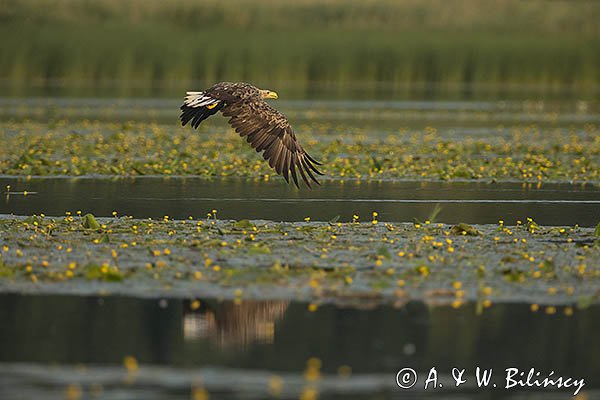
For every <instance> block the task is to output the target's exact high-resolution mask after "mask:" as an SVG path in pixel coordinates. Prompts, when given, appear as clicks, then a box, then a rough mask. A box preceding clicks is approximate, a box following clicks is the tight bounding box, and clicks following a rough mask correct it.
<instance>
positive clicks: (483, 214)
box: [0, 178, 600, 226]
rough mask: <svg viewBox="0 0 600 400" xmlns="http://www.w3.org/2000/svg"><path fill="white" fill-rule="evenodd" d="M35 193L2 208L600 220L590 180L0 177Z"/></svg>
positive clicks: (598, 196) (179, 215)
mask: <svg viewBox="0 0 600 400" xmlns="http://www.w3.org/2000/svg"><path fill="white" fill-rule="evenodd" d="M6 185H10V186H11V191H14V192H23V191H28V192H32V193H33V194H28V195H27V196H24V195H23V194H10V195H6V194H5V195H4V196H3V197H2V198H1V199H0V214H16V215H31V214H40V213H45V214H46V215H54V216H59V215H64V213H65V211H71V212H75V211H77V210H81V211H82V212H84V213H86V212H91V213H93V214H94V215H96V216H111V215H112V212H113V211H118V212H119V214H120V215H133V216H134V217H139V218H147V217H152V218H162V217H163V216H164V215H168V216H169V217H171V218H176V219H185V218H187V217H188V216H190V215H191V216H194V217H196V218H202V217H204V216H205V215H206V213H207V212H210V211H211V210H212V209H217V210H218V214H219V218H223V219H243V218H249V219H268V220H275V221H301V220H303V219H304V218H305V217H307V216H310V217H311V219H313V220H325V221H327V220H331V219H332V218H334V217H335V216H336V215H340V218H341V219H340V220H341V221H349V220H351V219H352V215H353V214H358V215H359V216H361V217H362V218H363V219H368V218H370V215H371V213H372V211H374V210H376V211H378V212H379V215H380V217H379V218H380V219H381V220H382V221H393V222H406V221H413V218H419V219H421V220H424V219H427V218H428V216H429V215H431V213H432V212H433V210H434V209H435V208H436V207H437V206H438V205H439V207H441V212H440V214H439V216H438V218H437V220H438V221H440V222H447V223H456V222H467V223H497V221H498V220H499V219H503V220H505V221H507V223H514V222H515V221H516V220H519V219H520V220H525V219H526V218H527V217H532V218H534V219H535V220H536V221H537V222H538V223H539V224H543V225H575V224H579V225H580V226H593V225H595V224H597V223H598V220H600V188H599V187H594V186H591V185H585V186H582V185H569V184H545V185H542V186H541V187H540V188H537V187H536V186H535V185H522V184H517V183H515V184H511V183H502V184H485V183H432V182H360V181H349V182H345V183H340V182H332V181H325V182H323V185H322V186H321V187H318V188H316V189H314V190H297V189H295V188H294V187H292V186H288V185H286V184H285V182H284V181H283V180H282V179H281V180H280V179H274V180H272V181H269V182H263V181H257V182H252V181H244V180H213V181H210V180H205V179H198V178H166V179H165V178H135V179H133V178H131V179H127V178H126V179H93V178H79V179H73V178H58V179H52V178H42V179H31V180H29V181H26V180H23V179H14V178H0V188H4V187H6Z"/></svg>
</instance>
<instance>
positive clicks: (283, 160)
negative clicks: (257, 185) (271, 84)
mask: <svg viewBox="0 0 600 400" xmlns="http://www.w3.org/2000/svg"><path fill="white" fill-rule="evenodd" d="M221 112H222V113H223V115H224V116H226V117H230V118H229V124H230V125H231V126H232V127H233V128H234V129H235V131H236V132H237V133H239V134H240V136H241V137H246V140H247V141H248V143H250V145H251V146H252V147H253V148H255V149H256V151H257V152H261V151H262V152H263V154H262V156H263V158H264V159H265V160H268V162H269V165H270V166H271V168H274V169H275V171H277V173H278V174H280V175H283V177H284V178H285V180H286V181H287V182H289V176H290V175H291V177H292V179H293V181H294V183H295V184H296V186H298V176H297V173H296V169H297V170H298V173H299V174H300V176H301V178H302V180H303V181H304V182H305V183H306V185H307V186H308V187H310V180H313V181H314V182H315V183H317V184H319V181H317V179H316V178H315V175H314V174H318V175H323V174H322V173H321V172H320V171H319V170H318V169H317V168H316V167H315V165H314V164H316V165H321V163H319V162H317V161H315V160H314V159H313V158H312V157H311V156H310V155H308V154H307V153H306V151H304V149H303V148H302V146H300V144H299V143H298V141H297V140H296V135H295V134H294V132H293V130H292V127H291V126H290V123H289V122H288V120H287V119H286V118H285V117H284V116H283V114H281V113H280V112H279V111H277V110H275V109H274V108H273V107H271V106H270V105H269V104H267V103H266V102H264V101H262V100H260V99H248V100H245V101H240V102H235V103H233V104H228V105H226V106H225V107H224V108H223V109H222V110H221ZM309 179H310V180H309Z"/></svg>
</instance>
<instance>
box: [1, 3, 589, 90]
mask: <svg viewBox="0 0 600 400" xmlns="http://www.w3.org/2000/svg"><path fill="white" fill-rule="evenodd" d="M5 3H6V4H5V5H4V7H5V9H4V11H3V12H0V17H1V18H2V20H3V24H2V26H0V48H1V49H2V50H1V52H2V57H1V58H0V79H3V80H7V81H10V82H12V83H13V84H15V85H19V84H21V85H25V86H26V85H27V84H28V82H32V81H36V82H41V83H42V84H50V83H51V82H53V81H56V80H65V82H67V83H68V82H74V83H73V84H75V85H76V82H81V81H84V82H92V83H93V84H94V85H106V84H107V83H109V82H114V81H120V82H121V84H120V85H122V86H128V85H129V82H132V83H134V82H135V84H144V83H145V84H148V85H152V84H157V83H159V82H160V83H161V84H164V85H166V86H179V85H180V84H181V82H182V81H185V82H190V81H202V82H214V81H219V80H247V81H252V82H255V83H257V84H262V83H269V84H270V85H281V84H284V83H286V82H296V83H297V84H299V85H300V86H304V87H305V89H304V90H305V91H308V85H309V83H311V82H323V83H324V84H330V85H333V86H336V87H341V88H343V87H345V86H348V85H352V84H356V83H360V82H387V84H388V85H389V86H390V87H392V88H394V87H400V86H402V85H405V84H406V83H407V82H430V83H434V84H446V85H447V84H461V85H465V86H467V89H468V87H469V85H477V84H498V85H504V84H522V85H531V84H535V85H538V86H541V87H545V88H556V87H570V88H574V89H577V90H584V89H586V88H589V87H590V86H595V87H597V86H598V85H599V84H600V74H599V73H598V71H600V53H598V51H597V50H596V49H598V48H600V29H599V28H598V27H597V24H595V22H593V17H592V15H593V14H594V12H595V13H596V15H597V13H598V12H600V5H599V4H598V3H594V2H589V3H588V2H583V4H578V7H577V8H575V7H572V5H571V4H570V3H569V2H561V1H556V2H550V3H548V2H540V1H533V2H529V3H528V4H527V5H523V3H521V2H514V1H512V2H511V1H509V2H506V4H499V5H496V3H491V2H476V1H470V0H462V1H451V2H437V1H433V0H430V1H427V2H426V3H425V4H423V5H419V4H418V2H402V3H400V2H391V1H383V2H369V3H366V4H363V3H361V2H357V1H351V2H349V3H346V2H340V1H338V0H332V1H328V2H325V3H323V2H316V1H313V0H305V1H302V2H300V3H298V4H296V5H291V4H288V5H286V6H282V5H278V3H277V2H272V1H267V2H256V3H254V2H252V3H248V2H245V1H243V0H237V1H234V2H228V3H227V4H223V3H222V2H213V1H209V2H202V3H194V2H191V1H188V0H183V1H178V2H174V3H169V5H162V4H161V3H160V2H156V1H149V2H147V3H146V2H139V1H138V2H136V1H132V2H127V3H129V5H128V6H125V7H123V6H120V4H121V3H119V5H117V4H116V3H114V2H112V1H110V0H102V1H99V2H93V4H92V3H89V2H73V1H64V2H54V1H52V0H37V1H30V2H20V3H15V4H13V3H12V2H11V3H8V2H5ZM127 3H125V4H127ZM403 3H404V4H403ZM446 3H452V4H446ZM483 3H486V4H483ZM286 4H287V3H286ZM242 5H243V7H242ZM40 10H44V13H41V12H40ZM490 10H491V11H493V12H490ZM46 11H48V12H47V13H46ZM461 12H462V14H461V18H455V15H456V14H455V13H461Z"/></svg>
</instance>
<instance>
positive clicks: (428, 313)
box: [0, 295, 600, 399]
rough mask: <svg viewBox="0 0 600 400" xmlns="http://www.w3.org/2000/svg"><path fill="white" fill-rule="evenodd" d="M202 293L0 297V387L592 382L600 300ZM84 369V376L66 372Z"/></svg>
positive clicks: (131, 390) (111, 390) (369, 391)
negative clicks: (481, 372) (532, 304)
mask: <svg viewBox="0 0 600 400" xmlns="http://www.w3.org/2000/svg"><path fill="white" fill-rule="evenodd" d="M198 300H199V301H200V303H194V305H192V302H191V301H181V300H173V299H162V300H156V299H154V300H142V299H135V298H119V297H116V298H115V297H111V298H102V297H68V296H19V295H2V296H0V319H1V320H2V321H3V329H2V330H0V370H2V372H3V373H2V374H0V375H1V376H2V377H1V378H0V391H1V390H4V391H6V392H7V393H10V394H14V393H17V392H18V391H19V390H25V391H32V392H34V393H35V392H36V390H37V393H38V394H39V393H41V386H45V388H46V389H48V388H50V389H57V388H58V389H60V390H63V389H64V386H66V384H68V383H79V382H81V383H82V384H83V386H84V387H88V386H89V385H90V384H91V383H93V382H101V383H102V384H103V385H104V387H105V389H104V390H105V394H106V397H105V398H111V399H112V398H123V397H119V393H120V394H121V395H124V394H126V397H127V398H131V399H138V398H146V397H145V396H144V390H149V389H151V392H153V393H155V395H156V394H162V395H163V396H165V397H163V398H177V399H179V398H186V397H185V396H186V395H185V394H184V393H185V392H186V391H187V390H189V386H190V385H191V383H192V382H193V380H194V379H196V380H197V379H199V378H200V377H204V385H205V386H206V387H207V388H208V389H209V390H214V391H215V392H216V393H215V394H214V398H218V399H221V398H265V397H268V396H266V393H268V392H267V390H268V389H267V386H268V380H269V377H272V376H273V375H278V376H281V377H283V379H284V381H285V380H287V381H289V384H290V387H291V389H290V390H291V391H292V392H293V390H296V389H293V387H296V386H299V387H298V388H297V389H298V390H301V388H302V385H304V378H303V373H304V370H305V368H306V362H307V360H308V359H310V358H311V357H317V358H318V359H319V360H320V361H321V363H322V368H321V376H322V379H323V385H324V386H323V391H324V393H323V396H322V397H320V398H324V399H333V398H338V396H341V395H343V394H344V393H346V394H348V395H353V396H357V397H356V398H370V399H375V398H382V399H386V398H397V397H401V396H404V395H406V394H412V395H413V396H416V397H417V398H419V397H422V396H423V395H426V394H428V393H422V392H421V394H420V395H418V394H417V393H419V392H418V391H417V390H416V389H415V390H412V391H410V392H406V391H402V390H400V389H399V388H398V387H396V386H395V384H394V377H395V374H396V372H397V371H398V370H399V369H401V368H404V367H407V366H408V367H411V368H413V369H415V370H416V371H418V372H420V373H422V372H424V371H428V370H429V368H431V367H432V366H435V367H436V368H437V370H438V371H439V372H440V375H441V376H442V377H441V378H440V379H441V380H444V381H447V382H448V387H447V389H446V390H447V391H448V392H446V391H444V392H443V393H447V395H448V396H450V398H454V397H453V396H454V395H458V393H463V395H466V393H469V397H470V398H477V399H484V398H485V399H487V398H490V396H491V398H519V397H518V395H519V394H518V393H515V392H512V391H504V390H500V389H498V390H491V389H490V390H475V388H474V387H473V385H465V387H464V389H463V390H458V391H457V390H456V389H452V388H451V385H450V384H451V383H452V381H451V380H450V379H451V378H450V376H449V374H450V371H451V370H452V368H454V367H460V368H465V369H466V370H467V371H468V373H469V374H471V373H472V372H473V371H474V370H475V368H476V367H477V366H480V367H482V368H492V369H493V370H494V371H498V372H499V371H503V370H504V369H505V368H508V367H515V368H519V369H523V370H529V368H536V370H538V371H541V372H542V373H543V374H548V373H549V372H550V371H551V370H554V371H556V373H557V374H562V375H565V376H575V377H583V378H585V381H586V391H588V392H589V393H590V395H591V394H592V393H597V392H595V390H598V388H599V387H600V380H599V377H600V364H599V363H598V362H597V360H598V357H600V353H599V352H598V350H599V349H600V348H599V347H598V346H596V345H595V343H596V335H595V332H597V331H598V329H599V328H600V325H599V321H600V308H599V307H597V306H592V307H590V308H588V309H585V310H576V311H575V314H574V315H573V316H570V317H568V316H565V315H563V314H562V312H561V310H559V313H557V314H555V315H546V314H544V313H541V312H539V313H533V312H531V311H530V308H529V305H526V304H502V305H493V306H492V307H491V308H490V309H487V310H485V311H484V312H483V314H481V315H477V314H476V311H475V306H474V305H468V306H465V307H462V308H460V309H453V308H451V307H450V306H436V307H432V306H426V305H425V304H423V303H419V302H412V303H408V304H407V305H406V306H404V307H402V308H394V307H391V306H382V307H378V308H376V309H371V310H360V309H344V308H337V307H335V306H331V305H324V306H322V307H320V308H319V309H318V310H317V311H315V312H309V311H308V310H307V305H306V304H302V303H290V302H288V301H286V300H279V301H265V302H261V301H242V303H241V304H238V305H236V304H234V303H232V302H221V301H219V300H217V299H202V298H200V299H198ZM125 356H134V357H135V358H136V359H137V361H138V362H139V363H140V370H139V372H137V374H138V375H137V376H136V378H137V379H139V381H138V383H137V385H136V384H135V383H132V384H130V385H127V384H124V383H123V379H124V377H125V376H126V374H125V370H124V368H123V367H122V366H121V364H122V360H123V358H124V357H125ZM81 364H84V365H87V366H88V368H89V369H90V370H89V371H88V372H87V373H86V371H85V369H82V368H83V367H79V370H77V369H75V370H73V369H72V368H73V366H76V365H81ZM44 366H46V367H47V368H45V369H44V368H43V367H44ZM341 366H347V367H350V368H351V370H352V379H351V380H350V382H354V383H353V384H350V383H348V381H345V383H344V381H340V379H341V378H340V377H339V376H338V370H339V368H340V367H341ZM243 377H245V378H243ZM228 379H232V380H233V379H241V381H237V382H233V381H232V382H227V380H228ZM244 379H246V380H244ZM422 379H423V378H422ZM248 380H249V381H248ZM134 382H135V380H134ZM150 382H151V383H150ZM240 382H246V383H247V384H246V385H240ZM248 382H251V383H252V384H250V383H248ZM421 382H422V381H421ZM86 385H88V386H86ZM344 385H345V386H346V388H345V389H344ZM439 394H440V393H439V392H438V395H439ZM530 394H531V393H530ZM429 395H431V396H432V397H431V398H436V397H435V393H431V392H430V393H429ZM261 396H262V397H261ZM297 396H298V393H295V395H292V394H291V393H289V396H288V395H286V396H284V398H297ZM541 396H544V397H543V398H567V397H568V396H570V395H569V394H568V393H566V392H564V391H562V392H561V391H554V390H553V391H548V392H544V394H543V395H542V394H539V395H536V396H533V397H531V398H534V399H537V398H539V399H541V398H542V397H541ZM561 396H562V397H561ZM52 398H53V397H52ZM150 398H155V397H154V396H152V397H150ZM156 398H160V397H156ZM211 398H213V397H211ZM340 398H345V397H343V396H342V397H340ZM457 398H458V397H457ZM528 398H529V397H528ZM590 398H591V397H590Z"/></svg>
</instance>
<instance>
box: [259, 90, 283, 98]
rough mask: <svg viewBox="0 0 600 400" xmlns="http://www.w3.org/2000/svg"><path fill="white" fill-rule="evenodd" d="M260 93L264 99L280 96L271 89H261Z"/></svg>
mask: <svg viewBox="0 0 600 400" xmlns="http://www.w3.org/2000/svg"><path fill="white" fill-rule="evenodd" d="M260 95H261V96H262V98H263V99H277V98H279V96H278V95H277V93H275V92H271V91H270V90H261V91H260Z"/></svg>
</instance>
